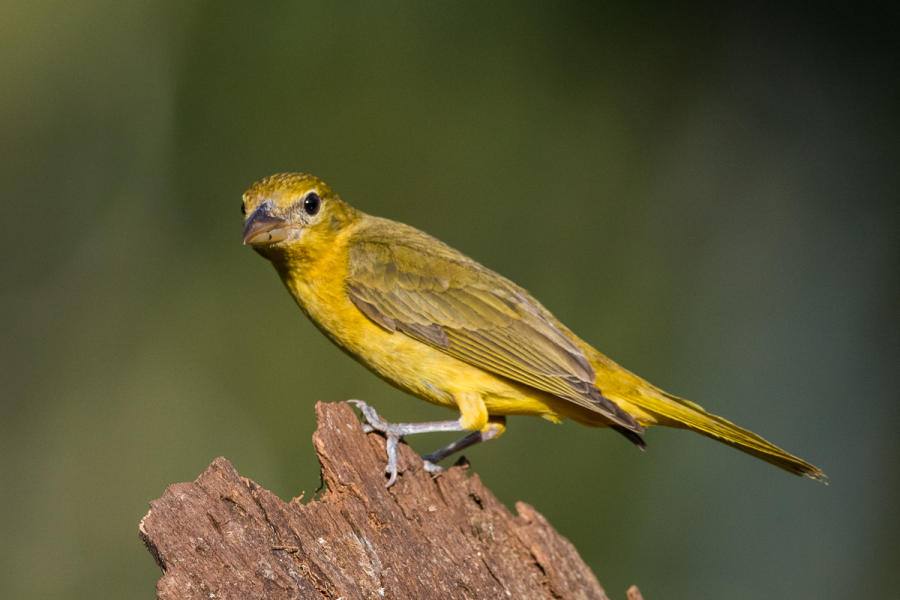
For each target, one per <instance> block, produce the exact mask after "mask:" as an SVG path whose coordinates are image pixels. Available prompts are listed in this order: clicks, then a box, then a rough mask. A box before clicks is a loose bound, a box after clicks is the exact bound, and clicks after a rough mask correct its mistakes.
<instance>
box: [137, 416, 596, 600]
mask: <svg viewBox="0 0 900 600" xmlns="http://www.w3.org/2000/svg"><path fill="white" fill-rule="evenodd" d="M316 412H317V415H318V419H319V427H318V430H317V431H316V433H315V434H314V435H313V443H314V445H315V449H316V452H317V453H318V456H319V460H320V462H321V463H322V479H323V483H324V485H325V492H324V493H323V495H322V496H321V498H319V499H318V500H315V501H312V502H309V503H308V504H302V503H301V502H300V501H299V499H294V500H292V501H291V502H287V503H286V502H283V501H282V500H281V499H279V498H278V497H276V496H275V495H274V494H273V493H271V492H269V491H268V490H266V489H264V488H262V487H260V486H259V485H258V484H256V483H254V482H253V481H250V480H249V479H246V478H244V477H241V476H240V475H239V474H238V473H237V471H236V470H235V469H234V467H233V466H232V465H231V463H229V462H228V461H227V460H226V459H224V458H217V459H216V460H214V461H213V462H212V464H211V465H210V466H209V468H208V469H207V470H206V471H205V472H203V473H202V474H201V475H200V476H199V477H198V478H197V479H196V480H195V481H194V482H193V483H177V484H173V485H170V486H169V487H168V488H167V489H166V491H165V493H164V494H163V496H162V497H161V498H159V499H157V500H154V501H152V502H151V503H150V511H149V512H148V513H147V515H146V516H145V517H144V518H143V520H142V521H141V524H140V535H141V538H142V539H143V541H144V543H145V544H146V546H147V548H148V549H149V550H150V553H151V554H152V555H153V557H154V558H155V559H156V562H157V563H158V564H159V566H160V567H161V568H162V570H163V576H162V578H161V579H160V580H159V582H158V584H157V597H158V598H160V599H161V600H175V599H179V600H183V599H186V598H196V599H201V598H202V599H203V600H211V599H217V600H223V599H248V598H267V599H281V598H329V599H338V598H343V599H345V600H351V599H356V598H379V599H380V598H401V599H405V598H473V599H474V598H515V599H526V598H566V599H568V598H594V599H605V598H607V597H606V595H605V593H604V592H603V589H602V588H601V587H600V584H599V583H598V582H597V579H596V578H595V577H594V575H593V573H591V571H590V569H589V568H588V567H587V566H586V565H585V564H584V562H583V561H582V560H581V558H580V557H579V556H578V552H577V551H576V550H575V548H574V547H573V546H572V544H571V543H569V541H568V540H566V539H565V538H563V537H562V536H560V535H559V534H558V533H557V532H556V531H555V530H554V529H553V527H551V526H550V524H549V523H548V522H547V520H546V519H545V518H544V517H543V516H542V515H541V514H539V513H538V512H537V511H536V510H534V509H533V508H532V507H531V506H529V505H527V504H525V503H523V502H519V503H517V504H516V511H517V512H518V516H515V515H513V514H511V513H510V511H509V510H508V509H507V508H506V507H505V506H504V505H503V504H501V503H500V502H499V501H498V500H497V498H495V497H494V495H493V494H492V493H491V492H490V491H489V490H488V489H486V488H485V487H484V486H483V485H482V483H481V481H480V479H479V478H478V476H477V475H469V474H468V473H466V469H465V468H464V467H459V466H457V467H452V468H450V469H448V470H447V471H446V472H445V473H443V474H442V475H441V476H440V477H437V478H432V477H431V475H430V474H428V473H427V472H425V471H424V470H423V468H422V461H421V459H420V458H419V457H418V456H416V454H415V453H414V452H413V451H412V450H411V449H410V448H409V447H408V446H406V445H405V444H401V445H400V453H399V456H400V467H401V470H402V473H401V476H400V478H399V479H398V481H397V483H396V484H395V485H394V486H393V487H391V488H389V489H388V488H385V487H384V482H385V480H384V478H383V476H382V473H383V468H384V464H385V453H384V439H383V438H382V437H380V436H379V435H378V434H366V433H364V432H363V430H362V428H361V426H360V423H359V420H358V419H357V417H356V415H355V413H354V412H353V410H352V409H351V408H350V406H349V405H347V404H345V403H340V404H322V403H319V404H318V405H317V406H316Z"/></svg>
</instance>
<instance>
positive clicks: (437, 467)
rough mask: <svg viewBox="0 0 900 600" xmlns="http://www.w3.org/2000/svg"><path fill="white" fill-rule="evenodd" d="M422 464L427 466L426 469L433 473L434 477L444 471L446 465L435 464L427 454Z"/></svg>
mask: <svg viewBox="0 0 900 600" xmlns="http://www.w3.org/2000/svg"><path fill="white" fill-rule="evenodd" d="M422 464H423V466H424V467H425V470H426V471H428V472H429V473H431V476H432V477H437V476H438V475H440V474H441V473H443V472H444V467H442V466H440V465H436V464H434V463H433V462H431V461H430V460H428V457H427V456H423V457H422Z"/></svg>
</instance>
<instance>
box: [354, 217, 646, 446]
mask: <svg viewBox="0 0 900 600" xmlns="http://www.w3.org/2000/svg"><path fill="white" fill-rule="evenodd" d="M388 223H389V224H390V225H391V227H385V224H388ZM377 224H378V225H381V227H373V228H371V229H370V230H368V231H363V232H360V233H359V234H357V236H356V237H355V238H354V239H353V240H352V241H351V244H350V253H349V269H348V277H347V293H348V294H349V296H350V299H351V300H352V301H353V303H354V304H355V305H356V306H357V307H358V308H359V309H360V311H362V312H363V313H364V314H365V315H366V316H368V317H369V318H370V319H371V320H373V321H374V322H376V323H378V324H379V325H381V326H382V327H384V328H385V329H387V330H389V331H392V332H401V333H403V334H406V335H408V336H410V337H413V338H415V339H417V340H419V341H422V342H424V343H426V344H429V345H431V346H433V347H435V348H438V349H440V350H442V351H444V352H446V353H447V354H449V355H451V356H454V357H456V358H458V359H460V360H462V361H464V362H466V363H469V364H472V365H475V366H478V367H480V368H482V369H485V370H486V371H490V372H492V373H496V374H498V375H502V376H504V377H507V378H509V379H511V380H513V381H516V382H518V383H522V384H525V385H528V386H531V387H533V388H535V389H538V390H542V391H544V392H548V393H550V394H553V395H555V396H558V397H560V398H564V399H566V400H569V401H571V402H574V403H576V404H579V405H581V406H584V407H585V408H589V409H590V410H593V411H596V412H599V413H602V414H604V415H606V416H607V417H608V418H609V419H610V420H611V421H612V422H613V423H616V424H618V425H621V426H623V427H624V428H626V429H628V430H631V431H637V432H640V431H641V430H642V429H641V428H640V426H639V425H638V424H637V422H636V421H635V420H634V419H633V418H632V417H631V416H630V415H628V414H627V413H625V412H624V411H622V410H621V409H620V408H619V407H618V406H617V405H616V404H615V403H613V402H612V401H610V400H609V399H607V398H605V397H603V395H602V394H601V393H600V391H599V390H597V389H596V388H595V387H594V370H593V368H592V367H591V365H590V363H589V362H588V361H587V359H586V358H585V356H584V353H583V352H582V351H581V350H580V349H579V348H578V347H577V346H576V345H575V344H574V343H572V341H571V340H569V339H568V338H567V337H566V336H564V335H563V334H562V333H561V332H560V331H559V329H557V328H556V327H555V326H554V325H553V323H552V322H551V318H550V315H549V313H548V312H547V310H546V309H544V308H543V307H542V306H541V305H540V304H538V303H537V301H536V300H534V299H533V298H531V296H530V295H528V293H527V292H525V291H524V290H523V289H521V288H520V287H518V286H517V285H515V284H514V283H512V282H511V281H509V280H508V279H506V278H504V277H502V276H500V275H498V274H497V273H494V272H493V271H490V270H489V269H487V268H485V267H483V266H481V265H480V264H478V263H476V262H475V261H473V260H471V259H469V258H467V257H465V256H463V255H462V254H460V253H459V252H457V251H456V250H453V249H452V248H450V247H449V246H446V245H445V244H443V243H441V242H439V241H438V240H436V239H434V238H432V237H430V236H428V235H427V234H424V233H422V232H420V231H418V230H416V229H413V228H410V227H407V226H404V225H401V224H399V223H392V222H387V221H383V220H380V219H379V220H378V223H377ZM385 229H389V231H385ZM388 234H389V235H388Z"/></svg>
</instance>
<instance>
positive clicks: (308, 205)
mask: <svg viewBox="0 0 900 600" xmlns="http://www.w3.org/2000/svg"><path fill="white" fill-rule="evenodd" d="M241 212H242V213H243V215H244V244H247V245H249V246H253V248H254V249H255V250H256V251H257V252H259V253H260V254H262V255H263V256H265V257H266V258H269V259H274V258H276V257H277V256H279V255H284V254H286V253H291V251H294V252H295V253H296V252H299V253H306V252H308V251H310V250H312V249H314V248H322V247H323V246H325V247H327V245H328V240H329V239H334V237H335V236H337V234H338V233H340V231H342V230H343V229H344V228H345V227H346V226H347V225H349V224H351V223H352V222H353V221H354V220H355V219H356V218H357V216H358V214H359V213H358V211H356V210H355V209H354V208H352V207H350V206H348V205H347V204H345V203H344V202H343V201H342V200H341V199H340V198H339V197H338V196H337V194H335V193H334V192H332V191H331V188H330V187H328V185H327V184H326V183H325V182H324V181H322V180H321V179H319V178H318V177H316V176H314V175H307V174H305V173H280V174H278V175H271V176H269V177H266V178H265V179H261V180H260V181H257V182H256V183H254V184H253V185H252V186H250V189H248V190H247V191H246V192H244V197H243V201H242V202H241ZM323 249H324V248H323Z"/></svg>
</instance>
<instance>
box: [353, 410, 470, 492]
mask: <svg viewBox="0 0 900 600" xmlns="http://www.w3.org/2000/svg"><path fill="white" fill-rule="evenodd" d="M348 402H351V403H353V404H355V405H356V406H357V407H358V408H359V410H360V411H361V412H362V414H363V417H364V418H365V419H366V423H365V424H364V425H363V430H364V431H365V432H366V433H368V432H370V431H380V432H381V433H383V434H384V435H385V437H386V438H387V443H386V444H385V450H386V451H387V457H388V462H387V466H385V468H384V472H385V473H387V474H388V475H389V478H388V481H387V487H391V486H392V485H394V482H395V481H397V444H399V443H400V438H402V437H403V436H404V435H412V434H414V433H431V432H433V431H464V430H465V429H466V428H465V427H464V426H463V424H462V423H461V419H454V420H452V421H426V422H424V423H389V422H387V421H385V420H384V419H382V418H381V417H380V416H379V415H378V413H377V412H375V409H374V408H372V407H371V406H369V405H368V404H366V403H365V402H363V401H362V400H348ZM475 433H481V432H478V431H476V432H475ZM466 437H468V436H466ZM474 443H475V442H474V441H473V442H470V443H469V444H468V445H469V446H471V445H472V444H474ZM463 447H465V446H463ZM460 449H462V448H460ZM445 456H446V455H445ZM426 468H427V467H426Z"/></svg>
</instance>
